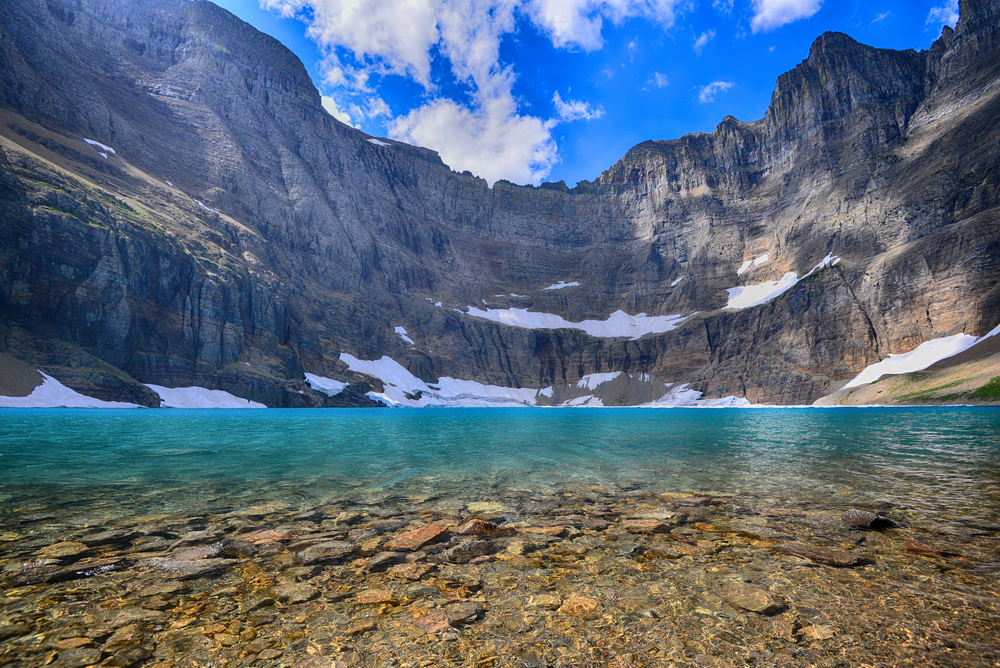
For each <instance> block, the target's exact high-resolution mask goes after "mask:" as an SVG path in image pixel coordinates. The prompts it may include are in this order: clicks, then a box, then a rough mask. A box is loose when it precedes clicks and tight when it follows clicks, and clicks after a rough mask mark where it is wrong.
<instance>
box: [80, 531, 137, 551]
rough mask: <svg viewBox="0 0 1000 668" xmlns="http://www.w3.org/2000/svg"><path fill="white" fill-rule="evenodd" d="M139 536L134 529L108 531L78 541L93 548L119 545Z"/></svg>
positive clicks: (89, 535) (83, 537)
mask: <svg viewBox="0 0 1000 668" xmlns="http://www.w3.org/2000/svg"><path fill="white" fill-rule="evenodd" d="M141 535H142V534H141V533H140V532H138V531H135V530H134V529H109V530H107V531H102V532H100V533H92V534H88V535H86V536H82V537H81V538H80V541H81V542H83V543H86V544H87V545H89V546H90V547H95V546H97V545H120V544H122V543H127V542H129V541H131V540H133V539H135V538H138V537H139V536H141Z"/></svg>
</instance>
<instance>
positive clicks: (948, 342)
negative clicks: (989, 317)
mask: <svg viewBox="0 0 1000 668" xmlns="http://www.w3.org/2000/svg"><path fill="white" fill-rule="evenodd" d="M998 330H1000V327H998V328H997V329H994V330H993V331H992V332H990V333H989V334H987V335H986V336H984V337H982V338H978V339H977V338H976V337H974V336H971V335H969V334H955V335H954V336H945V337H943V338H940V339H931V340H930V341H924V342H923V343H921V344H920V345H919V346H917V347H916V348H914V349H913V350H911V351H910V352H908V353H902V354H899V355H889V356H888V357H887V358H885V359H884V360H882V361H881V362H876V363H875V364H869V365H868V366H867V367H865V369H864V370H863V371H862V372H861V373H859V374H858V375H857V376H855V377H854V379H853V380H851V382H849V383H848V384H847V385H844V387H843V388H841V389H845V390H846V389H848V388H850V387H857V386H858V385H866V384H868V383H874V382H875V381H876V380H878V379H879V378H881V377H882V376H886V375H897V374H901V373H911V372H913V371H923V370H924V369H926V368H927V367H929V366H930V365H932V364H934V363H935V362H939V361H941V360H943V359H946V358H948V357H953V356H955V355H957V354H959V353H960V352H963V351H965V350H968V349H969V348H971V347H972V346H974V345H976V344H977V343H979V342H980V341H982V340H983V339H986V338H988V337H990V336H993V335H994V334H996V333H997V331H998Z"/></svg>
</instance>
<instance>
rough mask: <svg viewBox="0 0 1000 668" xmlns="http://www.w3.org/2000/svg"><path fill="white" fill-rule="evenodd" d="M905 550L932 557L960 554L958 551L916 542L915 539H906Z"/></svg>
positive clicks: (957, 555) (956, 555)
mask: <svg viewBox="0 0 1000 668" xmlns="http://www.w3.org/2000/svg"><path fill="white" fill-rule="evenodd" d="M905 550H906V552H911V553H913V554H927V555H930V556H933V557H959V556H961V555H960V554H959V553H958V552H951V551H950V550H944V549H941V548H939V547H935V546H934V545H928V544H927V543H918V542H917V541H915V540H908V541H906V548H905Z"/></svg>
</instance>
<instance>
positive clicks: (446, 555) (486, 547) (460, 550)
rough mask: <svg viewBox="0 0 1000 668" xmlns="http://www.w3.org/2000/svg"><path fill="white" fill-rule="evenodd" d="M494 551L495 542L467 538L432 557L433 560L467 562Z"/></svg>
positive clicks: (454, 562)
mask: <svg viewBox="0 0 1000 668" xmlns="http://www.w3.org/2000/svg"><path fill="white" fill-rule="evenodd" d="M492 552H493V543H492V542H490V541H488V540H477V539H475V538H466V539H465V540H463V541H462V542H461V543H459V544H458V545H456V546H454V547H451V548H448V549H447V550H445V551H444V552H441V553H439V554H435V555H433V556H432V557H431V560H433V561H439V562H451V563H453V564H465V563H468V562H469V561H471V560H472V559H475V558H476V557H482V556H483V555H486V554H491V553H492Z"/></svg>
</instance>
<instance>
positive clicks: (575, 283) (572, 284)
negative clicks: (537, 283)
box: [542, 281, 580, 290]
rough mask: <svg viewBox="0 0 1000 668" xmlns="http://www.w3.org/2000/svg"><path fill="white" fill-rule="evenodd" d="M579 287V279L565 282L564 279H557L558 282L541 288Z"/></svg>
mask: <svg viewBox="0 0 1000 668" xmlns="http://www.w3.org/2000/svg"><path fill="white" fill-rule="evenodd" d="M577 287H580V283H579V281H572V282H570V283H567V282H566V281H559V282H558V283H553V284H552V285H550V286H549V287H547V288H542V290H562V289H563V288H577Z"/></svg>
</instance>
